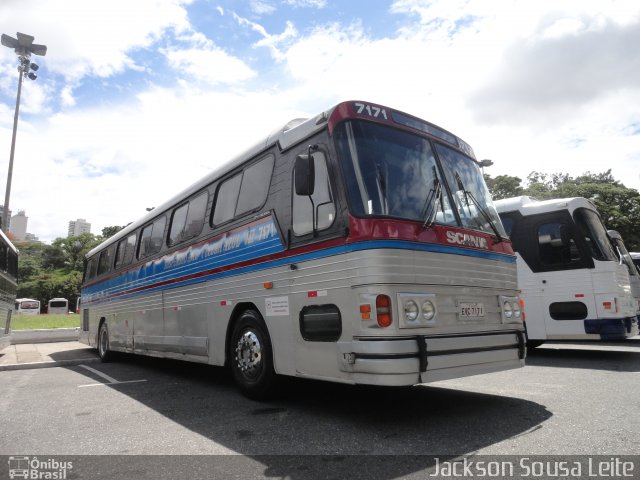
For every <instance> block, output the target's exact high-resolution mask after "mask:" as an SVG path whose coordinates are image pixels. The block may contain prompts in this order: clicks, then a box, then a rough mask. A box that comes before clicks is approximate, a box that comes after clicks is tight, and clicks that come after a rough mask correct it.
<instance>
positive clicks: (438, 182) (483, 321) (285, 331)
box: [80, 101, 525, 398]
mask: <svg viewBox="0 0 640 480" xmlns="http://www.w3.org/2000/svg"><path fill="white" fill-rule="evenodd" d="M81 294H82V304H81V324H82V327H81V335H80V338H81V340H82V341H83V342H85V343H87V344H88V345H91V346H95V347H97V349H98V352H99V355H100V357H101V358H102V359H104V360H108V359H109V357H110V355H111V352H130V353H136V354H141V355H152V356H158V357H168V358H175V359H182V360H188V361H193V362H202V363H208V364H213V365H226V366H228V367H230V368H231V370H232V372H233V376H234V378H235V380H236V382H237V384H238V386H239V387H240V389H241V390H242V391H243V393H244V394H246V395H247V396H250V397H253V398H264V397H268V396H269V395H270V394H271V393H272V392H273V390H274V388H275V385H276V381H277V379H278V376H279V375H289V376H297V377H305V378H312V379H320V380H329V381H334V382H344V383H350V384H372V385H389V386H400V385H414V384H418V383H424V382H431V381H436V380H443V379H450V378H456V377H461V376H465V375H474V374H480V373H488V372H496V371H501V370H505V369H511V368H519V367H522V366H523V365H524V357H525V338H524V334H523V324H522V315H521V310H520V304H519V298H518V294H517V278H516V257H515V255H514V254H513V251H512V249H511V243H510V241H509V240H508V239H507V236H506V234H505V232H504V230H503V227H502V224H501V222H500V218H499V217H498V214H497V212H496V210H495V208H494V207H493V204H492V202H491V198H490V195H489V193H488V190H487V188H486V185H485V183H484V180H483V177H482V172H481V170H480V167H479V162H478V161H476V159H475V156H474V154H473V150H472V149H471V147H470V146H469V145H468V144H466V143H465V142H464V141H462V140H461V139H459V138H458V137H456V136H455V135H453V134H451V133H449V132H447V131H446V130H444V129H442V128H440V127H438V126H436V125H433V124H431V123H428V122H426V121H424V120H421V119H419V118H416V117H413V116H411V115H408V114H406V113H402V112H400V111H397V110H394V109H391V108H388V107H385V106H382V105H377V104H373V103H368V102H357V101H349V102H343V103H340V104H338V105H336V106H335V107H333V108H331V109H329V110H327V111H325V112H322V113H320V114H319V115H317V116H315V117H313V118H310V119H306V120H297V121H293V122H290V123H289V124H287V125H285V126H284V127H283V128H281V129H279V130H277V131H276V132H274V133H273V134H271V135H270V136H269V137H267V138H266V139H264V140H263V141H262V142H260V143H259V144H257V145H256V146H254V147H253V148H251V149H249V150H248V151H247V152H246V153H244V154H242V155H240V156H239V157H237V158H236V159H235V160H233V161H231V162H230V163H228V164H226V165H225V166H223V167H221V168H220V169H218V170H217V171H215V172H212V173H211V174H209V175H208V176H207V177H205V178H203V179H202V180H200V181H199V182H197V183H195V184H194V185H193V186H191V187H189V188H187V189H186V190H185V191H183V192H182V193H180V194H178V195H176V196H175V197H173V198H172V199H170V200H169V201H167V202H166V203H164V204H163V205H160V206H158V207H157V208H155V209H154V210H152V211H151V212H149V213H148V214H147V215H145V216H144V217H142V218H141V219H139V220H137V221H135V222H133V223H132V224H130V225H129V226H127V227H126V228H124V229H123V230H122V231H120V232H118V233H117V234H116V235H114V236H113V237H111V238H109V239H108V240H106V241H105V242H104V243H102V244H101V245H99V246H98V247H96V248H94V249H93V250H91V251H90V252H89V253H88V254H87V262H86V268H85V273H84V280H83V286H82V292H81Z"/></svg>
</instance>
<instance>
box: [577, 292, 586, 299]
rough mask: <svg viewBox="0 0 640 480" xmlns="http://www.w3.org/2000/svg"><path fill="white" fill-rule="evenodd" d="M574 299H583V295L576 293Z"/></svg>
mask: <svg viewBox="0 0 640 480" xmlns="http://www.w3.org/2000/svg"><path fill="white" fill-rule="evenodd" d="M576 298H584V293H576Z"/></svg>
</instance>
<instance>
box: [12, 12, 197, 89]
mask: <svg viewBox="0 0 640 480" xmlns="http://www.w3.org/2000/svg"><path fill="white" fill-rule="evenodd" d="M189 3H191V0H136V1H135V2H131V1H129V0H110V1H109V2H92V1H86V0H65V2H64V8H62V7H61V5H60V4H58V3H56V2H50V1H47V0H20V1H19V2H17V1H9V2H2V3H1V4H0V18H2V21H0V26H1V27H2V28H3V31H5V30H8V31H9V32H10V31H12V30H13V29H14V28H16V27H15V26H16V25H19V26H20V27H19V28H21V29H23V31H24V33H30V32H31V33H32V34H34V32H37V35H35V36H36V39H35V41H36V43H43V44H46V45H47V47H48V51H47V55H46V57H45V60H44V61H45V62H46V64H47V68H48V69H49V70H51V71H53V72H56V73H60V74H61V75H64V76H65V77H66V78H67V79H68V80H69V81H77V80H79V79H80V78H82V77H83V76H85V75H88V74H92V75H97V76H99V77H108V76H110V75H113V74H114V73H117V72H121V71H123V69H124V68H125V67H126V66H127V64H129V63H130V62H131V58H130V56H129V55H130V52H131V50H132V49H135V48H145V47H148V46H149V45H151V43H152V42H153V41H154V39H157V38H159V37H160V36H161V35H162V34H163V32H165V31H166V30H167V29H175V30H177V31H182V30H184V29H187V28H189V23H188V20H187V12H186V10H185V6H186V5H188V4H189Z"/></svg>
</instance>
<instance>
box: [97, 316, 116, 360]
mask: <svg viewBox="0 0 640 480" xmlns="http://www.w3.org/2000/svg"><path fill="white" fill-rule="evenodd" d="M98 355H99V356H100V360H102V361H103V362H108V361H110V360H111V358H112V357H113V352H111V351H110V350H109V328H108V327H107V322H103V323H102V324H101V325H100V332H99V333H98Z"/></svg>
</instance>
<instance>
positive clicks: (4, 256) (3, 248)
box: [0, 243, 9, 272]
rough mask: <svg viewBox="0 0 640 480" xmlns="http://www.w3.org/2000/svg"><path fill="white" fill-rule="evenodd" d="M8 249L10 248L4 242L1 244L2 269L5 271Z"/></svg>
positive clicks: (0, 266)
mask: <svg viewBox="0 0 640 480" xmlns="http://www.w3.org/2000/svg"><path fill="white" fill-rule="evenodd" d="M8 251H9V249H8V248H7V246H6V245H5V244H4V243H1V244H0V270H2V271H3V272H6V271H7V266H8V265H7V261H8V260H9V259H8Z"/></svg>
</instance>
